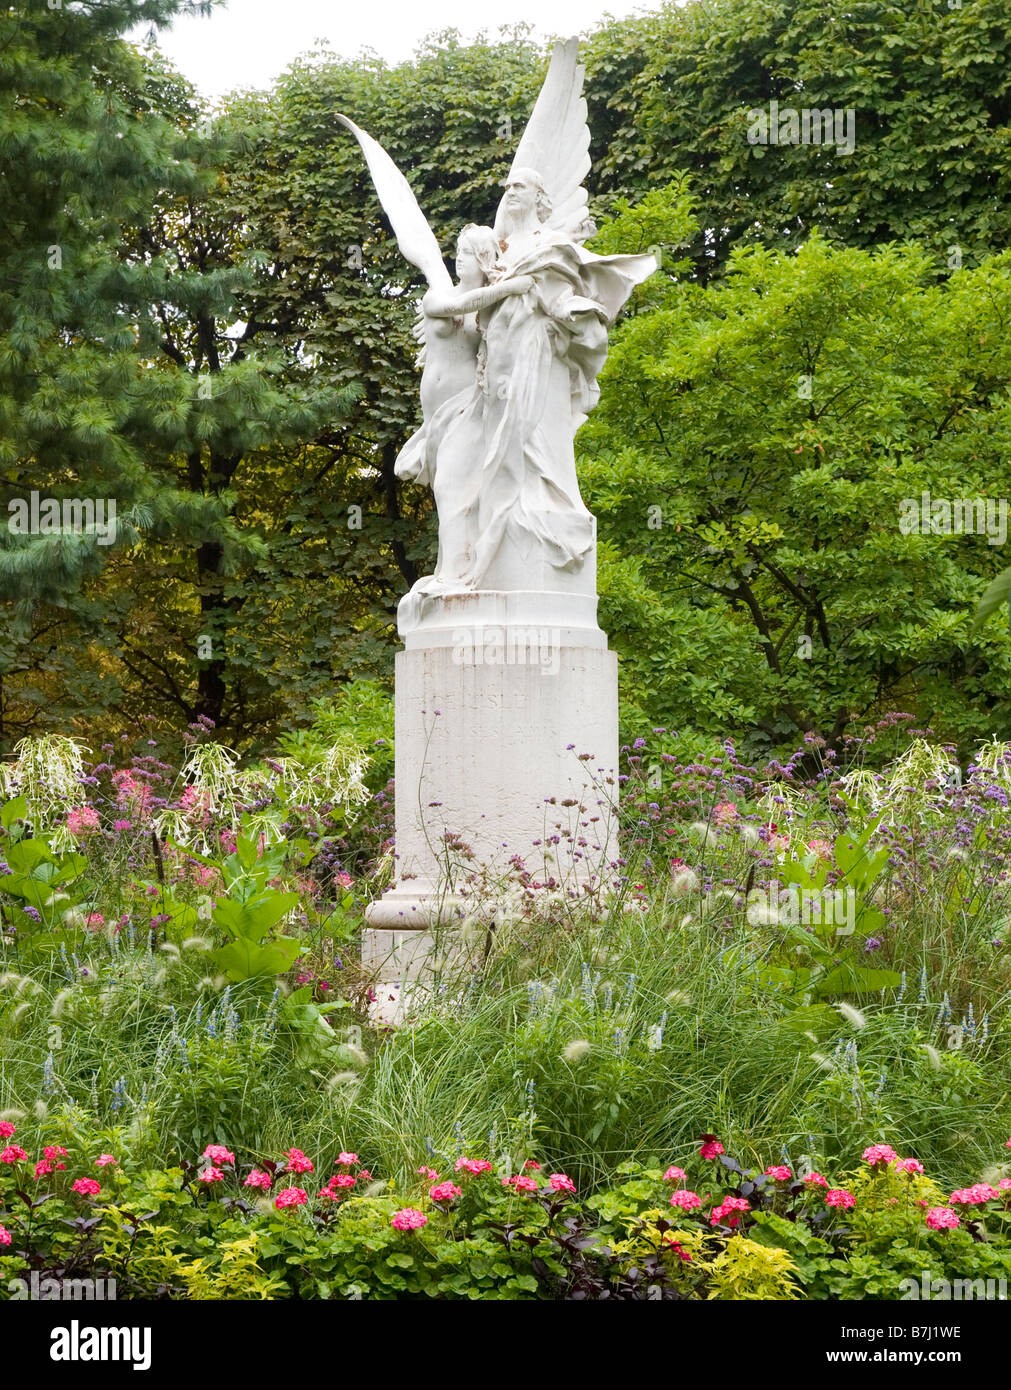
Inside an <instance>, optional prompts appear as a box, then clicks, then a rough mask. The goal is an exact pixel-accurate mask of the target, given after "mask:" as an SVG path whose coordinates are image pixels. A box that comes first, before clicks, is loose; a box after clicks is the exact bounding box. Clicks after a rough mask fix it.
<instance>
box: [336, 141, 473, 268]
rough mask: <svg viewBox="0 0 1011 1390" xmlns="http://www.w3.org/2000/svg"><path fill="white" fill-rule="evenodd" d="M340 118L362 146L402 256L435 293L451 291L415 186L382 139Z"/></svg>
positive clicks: (437, 246)
mask: <svg viewBox="0 0 1011 1390" xmlns="http://www.w3.org/2000/svg"><path fill="white" fill-rule="evenodd" d="M337 119H338V120H339V121H340V123H341V125H344V126H347V128H348V130H350V132H351V134H352V135H353V136H354V137H355V139H356V140H357V141H358V143H359V145H361V147H362V152H363V154H364V155H365V162H366V164H368V166H369V173H370V174H371V175H372V182H373V183H374V184H375V186H376V192H377V193H378V194H379V201H380V202H381V203H382V205H383V211H384V212H385V213H386V216H387V217H388V218H389V219H390V223H391V225H392V227H393V230H394V232H395V233H396V237H397V245H398V246H399V247H400V250H401V253H402V255H404V256H405V257H406V258H407V260H409V261H410V262H411V264H412V265H416V266H417V267H418V269H419V270H420V271H421V272H422V273H423V274H424V276H425V279H426V280H427V281H428V283H429V285H431V287H432V289H433V290H449V289H451V288H452V285H453V280H452V277H451V276H450V273H449V271H448V270H447V269H446V266H445V262H444V261H443V259H442V252H441V251H440V250H439V243H438V242H437V241H436V239H435V233H434V232H433V231H432V229H431V227H430V226H429V225H428V222H427V221H426V219H425V214H424V213H423V212H422V211H421V208H419V207H418V200H417V198H415V196H414V193H413V191H412V189H411V185H410V184H409V183H408V182H407V180H406V179H405V178H404V176H403V174H402V173H401V172H400V170H399V169H398V168H397V166H396V165H395V164H394V162H393V160H392V159H391V158H390V156H389V155H388V154H387V153H386V151H385V150H384V149H383V147H382V145H380V143H379V141H378V140H373V138H372V136H371V135H367V134H366V132H365V131H364V130H362V129H360V127H358V126H356V125H355V123H354V121H349V120H348V118H347V116H340V115H338V117H337Z"/></svg>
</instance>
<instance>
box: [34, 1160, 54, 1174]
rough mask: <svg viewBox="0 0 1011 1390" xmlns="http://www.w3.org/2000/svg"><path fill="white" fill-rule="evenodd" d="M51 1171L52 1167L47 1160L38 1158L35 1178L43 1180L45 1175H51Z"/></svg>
mask: <svg viewBox="0 0 1011 1390" xmlns="http://www.w3.org/2000/svg"><path fill="white" fill-rule="evenodd" d="M52 1171H53V1165H52V1163H51V1162H50V1161H49V1159H48V1158H40V1159H39V1161H38V1163H36V1165H35V1176H36V1178H44V1177H45V1176H46V1174H47V1173H51V1172H52Z"/></svg>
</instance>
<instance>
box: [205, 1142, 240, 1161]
mask: <svg viewBox="0 0 1011 1390" xmlns="http://www.w3.org/2000/svg"><path fill="white" fill-rule="evenodd" d="M201 1156H202V1157H203V1158H207V1159H210V1161H211V1162H212V1163H234V1162H235V1155H234V1154H233V1153H232V1152H231V1150H230V1149H226V1148H225V1146H224V1144H208V1145H207V1148H206V1149H204V1152H203V1154H202V1155H201Z"/></svg>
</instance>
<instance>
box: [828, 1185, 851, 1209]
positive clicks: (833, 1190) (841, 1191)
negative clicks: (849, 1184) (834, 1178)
mask: <svg viewBox="0 0 1011 1390" xmlns="http://www.w3.org/2000/svg"><path fill="white" fill-rule="evenodd" d="M856 1204H857V1199H856V1198H855V1197H854V1196H853V1193H852V1192H847V1191H846V1189H845V1188H844V1187H830V1188H829V1190H828V1191H827V1192H826V1193H825V1205H826V1206H827V1207H855V1206H856Z"/></svg>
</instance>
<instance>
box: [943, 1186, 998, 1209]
mask: <svg viewBox="0 0 1011 1390" xmlns="http://www.w3.org/2000/svg"><path fill="white" fill-rule="evenodd" d="M999 1196H1000V1193H999V1192H998V1191H997V1189H996V1188H993V1187H991V1186H990V1184H989V1183H985V1182H977V1183H974V1184H973V1186H972V1187H960V1188H958V1190H957V1191H955V1192H953V1193H952V1194H951V1196H950V1197H949V1198H948V1201H949V1202H953V1203H954V1204H955V1205H956V1206H964V1207H973V1206H983V1205H984V1203H986V1202H992V1201H993V1200H994V1198H995V1197H999Z"/></svg>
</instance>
